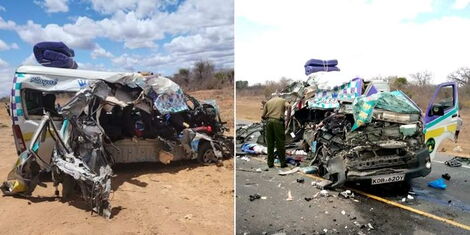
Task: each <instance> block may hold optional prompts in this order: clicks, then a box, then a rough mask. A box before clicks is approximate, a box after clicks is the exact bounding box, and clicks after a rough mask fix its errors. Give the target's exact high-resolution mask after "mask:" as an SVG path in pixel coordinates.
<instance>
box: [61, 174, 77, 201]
mask: <svg viewBox="0 0 470 235" xmlns="http://www.w3.org/2000/svg"><path fill="white" fill-rule="evenodd" d="M75 186H76V182H75V179H74V178H73V177H72V176H70V175H66V174H64V176H63V179H62V198H63V199H64V200H71V199H72V198H73V197H74V196H75Z"/></svg>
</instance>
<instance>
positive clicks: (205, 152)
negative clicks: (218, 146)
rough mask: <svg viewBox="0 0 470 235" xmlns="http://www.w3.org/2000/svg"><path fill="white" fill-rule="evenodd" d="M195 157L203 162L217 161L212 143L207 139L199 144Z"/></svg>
mask: <svg viewBox="0 0 470 235" xmlns="http://www.w3.org/2000/svg"><path fill="white" fill-rule="evenodd" d="M197 159H198V161H199V162H201V163H203V164H209V163H212V162H217V157H216V156H215V153H214V150H213V149H212V145H211V143H210V142H208V141H204V142H202V143H201V145H200V146H199V151H198V156H197Z"/></svg>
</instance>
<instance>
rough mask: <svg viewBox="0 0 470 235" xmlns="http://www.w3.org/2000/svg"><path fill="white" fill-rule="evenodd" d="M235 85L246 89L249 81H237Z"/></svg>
mask: <svg viewBox="0 0 470 235" xmlns="http://www.w3.org/2000/svg"><path fill="white" fill-rule="evenodd" d="M235 86H236V88H237V89H245V88H247V87H248V81H237V82H236V83H235Z"/></svg>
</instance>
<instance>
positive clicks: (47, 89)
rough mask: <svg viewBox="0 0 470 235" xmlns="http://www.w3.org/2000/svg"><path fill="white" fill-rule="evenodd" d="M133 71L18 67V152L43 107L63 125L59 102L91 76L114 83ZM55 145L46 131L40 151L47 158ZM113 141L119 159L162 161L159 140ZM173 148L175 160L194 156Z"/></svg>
mask: <svg viewBox="0 0 470 235" xmlns="http://www.w3.org/2000/svg"><path fill="white" fill-rule="evenodd" d="M133 75H134V73H129V72H103V71H89V70H75V69H62V68H50V67H43V66H21V67H19V68H18V69H17V70H16V73H15V77H14V79H13V87H12V90H11V96H10V110H11V118H12V128H13V135H14V139H15V145H16V149H17V152H18V154H20V153H21V152H23V151H24V150H26V146H29V145H30V142H31V139H32V137H33V134H34V132H35V131H36V129H37V127H38V125H39V123H40V122H41V120H42V116H43V114H44V110H46V111H48V112H49V113H51V116H52V117H53V120H54V123H55V124H56V126H58V127H60V126H61V125H62V117H61V116H60V115H58V113H57V112H56V111H57V109H60V105H63V104H65V103H66V102H67V101H68V100H69V99H70V98H71V97H72V96H73V95H75V93H76V92H78V91H79V90H80V89H82V88H84V87H86V86H87V85H88V82H89V81H90V80H104V81H106V82H110V83H114V82H116V81H118V80H120V79H122V78H125V77H132V76H133ZM52 97H54V98H52ZM46 98H47V99H46ZM52 101H54V102H52ZM52 109H53V110H52ZM54 112H55V113H56V115H54ZM54 145H55V141H54V140H53V139H52V138H51V137H50V136H49V134H47V135H46V140H45V141H44V142H43V143H41V148H40V149H39V155H41V156H44V157H45V158H47V159H45V160H49V159H50V157H51V156H52V151H53V148H54ZM113 145H114V146H116V147H118V148H119V150H120V151H119V150H118V151H116V150H115V149H113V148H109V149H110V151H112V154H113V155H114V157H115V160H116V162H117V163H126V162H155V161H160V159H159V158H158V157H156V156H158V153H159V151H160V144H159V142H158V140H149V139H147V140H137V139H132V140H131V139H124V140H119V141H117V142H114V143H113ZM174 151H175V152H174V153H173V154H174V155H175V156H174V159H173V160H179V159H184V158H191V157H190V156H185V154H184V151H183V149H182V148H181V149H180V148H176V149H174ZM43 167H45V166H43Z"/></svg>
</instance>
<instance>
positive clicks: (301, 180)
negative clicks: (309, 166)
mask: <svg viewBox="0 0 470 235" xmlns="http://www.w3.org/2000/svg"><path fill="white" fill-rule="evenodd" d="M304 182H305V179H304V178H300V179H297V183H300V184H303V183H304Z"/></svg>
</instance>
